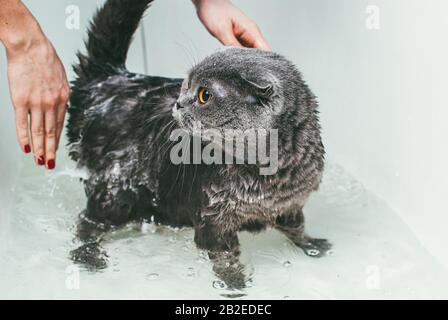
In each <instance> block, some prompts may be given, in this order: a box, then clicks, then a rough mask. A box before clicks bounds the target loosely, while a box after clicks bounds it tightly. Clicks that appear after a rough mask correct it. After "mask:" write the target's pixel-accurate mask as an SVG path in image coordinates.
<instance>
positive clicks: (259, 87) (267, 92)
mask: <svg viewBox="0 0 448 320" xmlns="http://www.w3.org/2000/svg"><path fill="white" fill-rule="evenodd" d="M241 78H242V79H243V80H244V81H245V82H246V83H247V84H249V85H250V87H251V89H252V92H253V94H254V95H255V96H257V97H258V98H260V99H263V100H270V99H271V98H272V97H273V96H274V93H275V90H274V85H273V84H272V83H270V82H269V81H268V80H263V81H254V80H249V78H248V77H247V76H244V75H241Z"/></svg>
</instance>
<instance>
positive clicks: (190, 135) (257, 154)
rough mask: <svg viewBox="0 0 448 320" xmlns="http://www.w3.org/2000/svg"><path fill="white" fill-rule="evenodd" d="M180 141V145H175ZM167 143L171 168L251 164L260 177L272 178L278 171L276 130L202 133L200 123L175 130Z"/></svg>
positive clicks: (211, 131) (203, 130)
mask: <svg viewBox="0 0 448 320" xmlns="http://www.w3.org/2000/svg"><path fill="white" fill-rule="evenodd" d="M179 139H180V141H179ZM170 141H172V142H176V144H174V146H173V147H172V148H171V150H170V159H171V162H172V163H173V164H176V165H177V164H206V165H211V164H253V165H258V166H259V173H260V175H264V176H266V175H273V174H275V173H276V172H277V170H278V130H277V129H269V130H267V129H248V130H245V131H243V130H233V129H222V130H218V129H202V125H201V123H200V122H194V123H193V130H192V131H189V130H186V129H175V130H173V131H172V132H171V135H170Z"/></svg>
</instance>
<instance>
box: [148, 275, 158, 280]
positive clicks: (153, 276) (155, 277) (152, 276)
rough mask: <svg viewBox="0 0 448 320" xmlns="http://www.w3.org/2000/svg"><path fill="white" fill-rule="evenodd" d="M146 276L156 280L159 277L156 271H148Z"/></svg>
mask: <svg viewBox="0 0 448 320" xmlns="http://www.w3.org/2000/svg"><path fill="white" fill-rule="evenodd" d="M146 278H148V280H157V279H158V278H159V274H158V273H150V274H148V275H147V276H146Z"/></svg>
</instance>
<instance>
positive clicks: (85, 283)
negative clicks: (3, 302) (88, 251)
mask: <svg viewBox="0 0 448 320" xmlns="http://www.w3.org/2000/svg"><path fill="white" fill-rule="evenodd" d="M66 163H68V165H65V166H64V164H63V165H62V166H61V167H59V168H58V169H57V170H56V171H55V172H54V173H43V171H42V170H38V169H37V168H35V167H34V166H32V164H31V162H30V163H26V165H25V166H24V169H23V170H22V172H21V176H20V177H19V179H18V181H19V183H18V184H17V185H16V186H15V188H14V197H15V199H14V207H13V210H12V212H11V214H10V226H9V233H8V235H7V236H6V238H5V239H0V241H2V244H3V245H2V246H1V248H2V249H0V250H1V252H0V267H1V270H0V271H1V272H0V298H7V299H9V298H25V299H30V298H46V299H51V298H60V299H72V298H73V299H77V298H86V299H107V298H136V299H196V298H202V299H213V298H216V299H224V298H233V299H238V298H249V299H305V298H307V299H320V298H324V299H335V298H340V299H348V298H355V299H364V298H385V299H391V298H447V297H448V289H446V288H448V286H447V284H448V276H447V275H448V273H447V270H446V269H444V268H443V267H442V266H441V265H439V264H438V263H437V262H436V261H435V259H434V258H433V257H432V256H431V255H430V254H429V253H428V252H427V251H426V250H425V249H424V248H423V247H422V246H421V245H420V243H419V242H418V240H417V239H416V238H415V237H414V236H413V235H412V233H411V232H410V231H409V230H408V228H407V227H406V225H405V224H404V223H403V222H402V221H401V220H400V219H399V218H398V216H397V215H396V214H395V213H394V212H393V211H392V210H391V209H390V208H389V207H388V206H387V205H385V204H384V203H383V202H382V201H381V200H379V199H377V198H376V197H375V196H373V195H372V194H370V193H369V192H368V191H366V190H365V189H364V187H363V186H362V184H360V183H359V182H357V181H355V180H354V179H353V178H352V177H351V176H350V175H349V174H347V173H346V172H345V171H344V169H343V168H342V167H341V166H338V165H335V164H331V163H330V164H328V165H327V170H326V173H325V177H324V181H323V183H322V186H321V189H320V191H319V192H318V193H316V194H315V195H313V197H312V198H311V199H310V201H309V203H308V205H307V207H306V208H305V209H306V210H305V215H306V217H307V227H308V231H309V233H310V234H311V235H312V236H316V237H325V238H328V239H329V240H330V241H331V242H332V243H333V245H334V248H333V251H332V254H331V255H329V256H327V257H324V258H320V259H313V258H310V257H307V256H305V255H304V253H303V252H302V251H301V250H300V249H297V248H296V247H294V246H293V245H292V244H291V243H289V242H288V241H287V240H286V238H285V237H284V236H282V235H281V234H279V233H278V232H277V231H275V230H269V231H267V232H264V233H261V234H258V235H253V234H249V233H242V234H240V240H241V249H242V258H241V260H242V262H243V263H244V264H245V265H246V266H247V270H246V272H247V274H249V277H250V280H249V282H248V285H247V288H246V289H244V290H242V291H230V290H229V289H227V288H226V285H225V283H223V282H222V281H220V280H219V279H217V278H216V277H215V275H214V274H213V272H212V271H211V268H212V265H211V263H210V261H209V260H208V257H207V255H206V254H205V252H202V251H200V250H198V249H196V247H195V245H194V243H193V241H192V239H193V233H192V230H190V229H172V228H167V227H157V226H155V225H154V224H153V223H150V222H148V223H145V224H143V225H138V224H131V225H129V226H127V227H126V228H124V229H122V230H119V231H117V232H115V233H113V234H111V235H110V236H109V238H108V241H107V242H106V244H105V246H104V248H105V249H106V250H107V254H108V256H109V266H108V268H106V269H105V270H102V271H101V272H90V271H88V270H83V269H79V267H78V266H74V265H73V264H72V262H71V261H70V260H69V259H68V253H69V251H70V250H72V249H74V248H76V246H77V242H76V241H75V240H74V237H73V234H74V226H75V222H76V218H77V215H78V213H79V212H80V211H81V210H82V209H83V207H84V204H85V196H84V192H83V187H82V184H81V183H80V182H79V177H80V176H82V175H83V174H82V172H78V171H76V170H74V169H73V164H71V163H70V162H66Z"/></svg>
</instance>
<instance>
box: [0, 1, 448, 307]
mask: <svg viewBox="0 0 448 320" xmlns="http://www.w3.org/2000/svg"><path fill="white" fill-rule="evenodd" d="M24 2H25V3H26V4H27V5H28V6H29V8H30V9H31V11H32V12H33V13H34V14H35V16H36V17H37V18H38V20H39V21H40V23H41V25H42V27H43V29H44V30H45V32H46V34H47V36H48V37H49V38H50V39H51V40H52V42H53V44H54V46H55V47H56V48H57V50H58V53H59V55H60V57H61V59H62V61H63V62H64V64H65V66H66V68H67V71H68V75H69V77H70V78H72V77H73V73H72V72H71V68H70V65H71V64H72V63H73V62H74V59H75V58H74V54H75V52H76V50H78V49H80V48H83V45H82V40H83V38H84V37H85V29H86V27H87V23H88V20H89V19H90V17H91V15H92V14H93V12H94V10H95V8H96V7H97V5H99V4H100V3H101V1H91V0H78V1H67V0H60V1H57V2H55V1H50V0H41V1H39V3H38V4H37V3H36V2H33V1H24ZM234 2H235V4H237V5H238V6H239V7H240V8H241V9H242V10H243V11H245V12H246V13H247V14H248V15H249V16H251V17H252V18H253V19H254V20H256V21H257V23H258V24H259V25H260V27H261V29H262V30H263V32H264V34H265V36H266V38H267V39H268V41H269V42H270V44H271V46H272V47H273V48H275V50H276V51H278V52H280V53H282V54H284V55H285V56H287V57H288V58H290V59H291V60H293V61H294V62H295V63H296V64H297V65H298V66H299V68H300V69H301V71H302V72H303V74H304V77H305V79H306V80H307V82H308V83H309V85H310V86H311V88H312V90H313V91H314V92H315V94H316V95H317V96H318V97H319V102H320V110H321V120H322V127H323V138H324V143H325V145H326V148H327V164H326V173H325V176H324V180H323V183H322V186H321V188H320V190H319V191H318V192H317V193H316V194H315V195H313V197H312V198H311V199H310V201H309V203H308V205H307V207H306V208H305V215H306V217H307V220H308V222H307V223H308V227H309V232H310V233H311V234H312V235H315V236H318V237H326V238H328V239H330V241H331V242H332V243H333V244H334V250H333V254H332V255H331V256H329V257H325V258H322V259H317V260H315V259H310V258H308V257H305V256H304V255H303V254H302V253H301V252H299V251H298V250H297V249H296V248H294V247H293V246H291V244H290V243H288V242H287V241H286V240H285V239H284V238H283V237H282V236H281V235H279V234H278V233H276V232H275V231H272V230H270V231H268V232H265V233H263V234H260V235H256V236H254V235H251V234H246V233H243V234H241V235H240V238H241V243H242V251H243V257H242V259H243V262H245V263H246V265H247V266H248V270H247V273H248V274H249V277H250V285H249V287H248V288H247V289H245V290H244V292H243V293H242V294H243V296H244V297H247V298H251V299H298V298H300V299H302V298H310V299H322V298H324V299H325V298H328V299H335V298H342V299H352V298H354V299H367V298H378V299H394V298H417V299H423V298H432V299H440V298H448V289H447V288H448V286H447V284H448V272H447V271H448V270H447V268H448V250H446V245H447V244H448V233H447V232H446V231H445V230H446V227H447V225H448V208H447V205H446V201H445V199H444V198H445V197H446V195H447V194H448V185H447V184H448V173H447V170H446V163H448V151H447V147H446V141H445V137H448V126H447V125H446V123H445V122H446V121H445V119H446V117H447V116H448V111H447V108H446V106H447V105H448V98H447V96H446V75H447V74H448V62H447V61H446V57H447V56H448V46H447V44H446V41H445V38H446V34H445V33H446V30H448V28H447V27H448V24H447V19H446V18H445V16H444V12H447V10H448V3H446V1H443V0H433V1H431V2H430V3H426V2H423V1H422V0H418V1H417V0H396V1H388V2H386V1H379V0H373V1H359V0H338V1H331V0H317V1H304V0H300V1H292V0H282V1H276V2H273V1H264V0H263V5H259V3H260V1H257V2H255V1H250V2H249V1H234ZM77 14H79V28H78V26H77V25H76V24H71V23H68V24H67V19H68V18H73V15H77ZM167 17H169V18H167ZM70 21H72V20H70ZM143 27H144V34H143V33H142V30H140V31H139V33H138V34H137V36H136V38H135V41H134V44H133V46H132V49H131V52H130V54H129V59H128V68H129V69H130V70H132V71H138V72H145V70H147V71H148V72H149V73H150V74H154V75H164V76H173V77H182V76H184V75H185V72H186V70H187V69H188V68H189V67H190V66H191V65H192V64H193V63H194V61H195V60H198V59H201V58H203V57H204V56H206V55H207V54H208V53H211V52H213V51H214V50H216V49H217V48H219V44H218V43H217V42H216V40H214V39H213V38H211V37H210V36H209V35H208V34H207V32H206V31H205V30H204V28H203V27H202V25H201V24H200V23H199V21H198V19H197V18H196V15H195V11H194V8H193V7H192V5H191V4H190V3H189V2H188V1H179V0H164V1H156V2H155V4H154V6H153V7H152V8H151V9H150V11H149V13H148V15H147V18H146V19H145V21H144V24H143ZM143 35H144V36H143ZM5 70H6V62H5V56H4V54H3V53H2V54H1V55H0V105H1V113H0V133H1V137H2V139H1V140H0V151H1V155H2V156H1V157H0V179H1V180H0V204H1V205H0V268H1V269H0V298H3V299H5V298H6V299H10V298H25V299H35V298H63V299H71V298H73V299H78V298H87V299H93V298H137V299H138V298H148V299H169V298H178V299H182V298H190V299H191V298H193V299H195V298H198V299H199V298H226V297H229V296H231V295H229V292H228V291H229V290H228V289H227V288H226V287H225V284H223V283H222V282H220V281H219V280H218V279H217V278H216V277H215V275H214V274H213V273H212V272H211V265H210V262H209V261H208V259H207V258H206V256H205V255H204V253H203V252H201V251H199V250H197V249H196V248H195V246H194V244H193V242H192V231H191V230H189V229H180V230H179V229H170V228H164V227H158V226H155V225H154V224H152V223H151V222H150V221H148V222H147V223H144V224H143V225H129V226H128V227H126V228H124V229H123V230H120V231H119V232H116V233H114V234H112V235H111V236H110V239H108V241H107V244H106V249H107V251H108V253H109V256H110V261H109V267H108V268H107V269H105V270H103V271H102V272H98V273H92V272H88V271H87V270H83V269H82V267H79V266H77V265H74V264H73V263H72V262H71V261H70V260H69V259H68V252H69V251H70V250H71V249H73V248H75V246H76V240H75V239H74V236H73V233H74V226H75V223H76V217H77V215H78V213H79V212H80V211H81V210H82V209H83V206H84V203H85V197H84V193H83V188H82V184H81V183H80V182H79V178H80V177H82V176H83V173H82V172H80V171H78V170H76V168H75V166H74V164H73V163H72V162H71V161H70V160H69V158H68V156H67V149H66V147H65V143H66V142H65V141H64V140H63V141H62V144H61V148H60V151H59V154H58V159H57V169H56V170H55V171H54V172H45V171H44V170H42V169H41V168H37V167H35V166H34V165H33V161H32V159H31V157H30V156H24V155H23V154H22V153H21V151H20V149H19V148H18V144H17V142H16V137H15V129H14V120H13V119H14V117H13V112H12V108H11V103H10V100H9V95H8V87H7V79H6V74H5V73H6V72H5ZM156 248H163V249H156Z"/></svg>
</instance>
